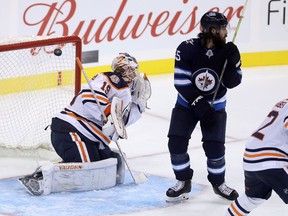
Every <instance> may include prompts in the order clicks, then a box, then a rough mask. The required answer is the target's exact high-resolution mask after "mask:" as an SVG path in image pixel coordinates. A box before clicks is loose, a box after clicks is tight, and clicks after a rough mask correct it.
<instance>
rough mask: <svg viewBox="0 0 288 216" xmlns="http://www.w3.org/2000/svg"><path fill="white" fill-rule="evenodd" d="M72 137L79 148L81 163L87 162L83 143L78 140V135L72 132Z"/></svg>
mask: <svg viewBox="0 0 288 216" xmlns="http://www.w3.org/2000/svg"><path fill="white" fill-rule="evenodd" d="M72 136H73V137H74V139H75V141H76V143H77V145H78V146H79V148H80V154H81V156H82V157H81V158H82V159H83V162H86V163H87V162H89V161H88V159H87V155H86V152H85V150H84V146H83V145H84V143H83V142H82V141H81V140H80V139H79V137H78V135H77V134H76V133H75V132H72Z"/></svg>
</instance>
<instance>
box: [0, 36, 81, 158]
mask: <svg viewBox="0 0 288 216" xmlns="http://www.w3.org/2000/svg"><path fill="white" fill-rule="evenodd" d="M55 49H56V51H58V53H56V54H58V55H55V54H54V50H55ZM59 49H60V50H61V51H62V52H61V51H59ZM76 57H78V58H79V59H81V39H80V38H79V37H76V36H69V37H53V38H51V37H38V36H37V37H20V38H19V37H17V38H7V39H3V38H2V39H0V86H1V88H0V122H1V124H0V155H1V156H35V157H40V158H47V156H48V155H49V154H48V153H50V152H51V154H52V155H54V154H55V152H54V150H53V147H52V145H51V141H50V127H49V125H50V123H51V119H52V117H53V115H54V114H55V113H56V112H59V111H61V110H62V109H63V108H64V107H65V106H67V104H69V102H70V101H71V99H72V98H73V96H74V95H75V94H77V93H78V92H79V90H80V86H81V71H80V69H79V68H78V67H77V64H76ZM55 155H56V154H55ZM48 157H49V156H48Z"/></svg>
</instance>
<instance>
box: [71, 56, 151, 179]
mask: <svg viewBox="0 0 288 216" xmlns="http://www.w3.org/2000/svg"><path fill="white" fill-rule="evenodd" d="M76 62H77V65H78V67H79V68H80V70H81V72H82V74H83V75H84V77H85V80H86V82H87V84H88V86H89V88H90V90H91V92H92V94H93V97H94V99H95V101H96V103H97V106H98V108H99V109H100V103H99V101H98V99H97V97H96V94H95V92H94V91H93V88H92V86H91V84H90V80H89V79H88V76H87V74H86V72H85V71H84V68H83V65H82V63H81V61H80V59H79V58H78V57H77V58H76ZM119 100H120V99H119ZM111 108H112V107H111ZM121 108H122V107H121ZM100 111H101V114H102V116H103V118H104V121H105V122H107V117H106V115H105V114H104V111H102V110H101V109H100ZM111 114H112V113H111ZM120 114H121V118H122V113H120ZM113 115H114V114H113ZM115 115H116V116H115V118H116V119H118V118H119V113H118V114H115ZM112 118H113V117H112ZM122 122H123V119H122ZM120 128H121V130H120V131H119V132H120V133H121V131H123V130H122V129H124V131H125V132H123V134H122V135H123V136H126V138H127V132H126V129H125V127H124V123H123V124H121V126H120ZM118 129H119V128H118ZM115 130H116V132H117V133H118V131H117V128H116V127H115ZM118 135H119V136H121V134H119V133H118ZM123 138H124V137H123ZM115 143H116V145H117V148H118V150H119V152H120V154H121V156H122V158H123V160H124V162H125V164H126V167H127V169H128V171H129V173H130V175H131V177H132V179H133V181H134V183H135V184H140V183H143V182H145V181H146V180H147V176H146V175H145V174H144V173H140V174H139V176H137V177H136V176H134V175H133V173H132V171H131V169H130V167H129V165H128V162H127V160H126V158H125V156H124V154H123V152H122V150H121V148H120V145H119V143H118V141H115Z"/></svg>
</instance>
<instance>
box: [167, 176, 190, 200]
mask: <svg viewBox="0 0 288 216" xmlns="http://www.w3.org/2000/svg"><path fill="white" fill-rule="evenodd" d="M190 191H191V180H187V181H178V182H177V183H176V185H175V186H173V187H171V188H169V189H168V190H167V192H166V196H167V198H166V201H167V202H179V201H182V200H187V199H189V192H190Z"/></svg>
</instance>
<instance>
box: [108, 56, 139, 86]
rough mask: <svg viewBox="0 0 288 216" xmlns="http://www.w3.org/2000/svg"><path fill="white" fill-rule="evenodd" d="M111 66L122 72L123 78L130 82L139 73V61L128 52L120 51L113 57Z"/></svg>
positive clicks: (114, 69)
mask: <svg viewBox="0 0 288 216" xmlns="http://www.w3.org/2000/svg"><path fill="white" fill-rule="evenodd" d="M111 68H112V70H113V71H114V72H116V73H120V74H121V76H122V78H123V79H124V80H125V81H126V82H127V84H129V83H130V82H131V81H132V80H133V79H134V78H135V77H136V75H137V73H138V68H139V65H138V62H137V60H136V59H135V58H134V57H133V56H130V55H129V54H128V53H119V55H118V56H117V57H116V58H114V59H113V61H112V65H111Z"/></svg>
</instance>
